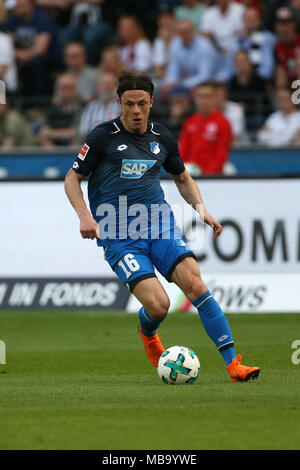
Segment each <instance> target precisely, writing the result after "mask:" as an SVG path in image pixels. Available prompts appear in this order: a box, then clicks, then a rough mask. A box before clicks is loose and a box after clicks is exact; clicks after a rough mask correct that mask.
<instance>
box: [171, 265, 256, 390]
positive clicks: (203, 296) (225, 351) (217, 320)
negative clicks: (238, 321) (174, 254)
mask: <svg viewBox="0 0 300 470" xmlns="http://www.w3.org/2000/svg"><path fill="white" fill-rule="evenodd" d="M170 279H171V281H173V282H175V284H177V285H178V286H179V287H180V289H181V290H182V291H183V292H184V293H185V295H186V296H187V298H188V299H189V300H190V301H191V302H192V304H193V305H194V306H195V307H196V308H197V310H198V313H199V315H200V318H201V320H202V323H203V326H204V328H205V330H206V332H207V334H208V336H209V337H210V338H211V339H212V340H213V342H214V343H215V345H216V346H217V348H218V350H219V351H220V353H221V355H222V356H223V359H224V361H225V364H226V368H227V370H228V372H229V374H230V376H231V380H232V381H246V380H249V379H250V378H253V379H254V378H256V377H258V375H259V373H260V370H259V368H258V367H247V366H242V365H241V364H240V361H241V356H239V355H238V356H236V354H235V351H234V344H233V338H232V334H231V331H230V327H229V324H228V321H227V318H226V317H225V315H224V313H223V312H222V309H221V307H220V306H219V304H218V303H217V302H216V300H215V299H214V298H213V296H212V295H211V293H210V291H209V290H208V288H207V286H206V285H205V283H204V282H203V280H202V278H201V275H200V271H199V268H198V264H197V262H196V260H195V259H194V258H192V257H187V258H184V259H183V260H182V261H180V263H178V264H177V266H176V267H175V269H174V271H173V273H172V274H171V277H170Z"/></svg>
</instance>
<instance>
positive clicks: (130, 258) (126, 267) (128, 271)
mask: <svg viewBox="0 0 300 470" xmlns="http://www.w3.org/2000/svg"><path fill="white" fill-rule="evenodd" d="M118 266H120V268H122V269H123V271H124V274H125V276H126V280H127V279H129V278H130V276H131V275H132V274H133V273H135V272H136V271H138V270H139V269H140V268H141V267H140V265H139V263H138V261H137V260H136V259H135V257H134V255H133V254H131V253H128V254H127V255H125V256H124V257H123V258H122V259H120V261H119V262H118Z"/></svg>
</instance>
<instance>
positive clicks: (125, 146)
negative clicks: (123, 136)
mask: <svg viewBox="0 0 300 470" xmlns="http://www.w3.org/2000/svg"><path fill="white" fill-rule="evenodd" d="M126 149H128V145H125V144H122V145H119V147H118V148H117V150H119V151H120V152H122V151H123V150H126Z"/></svg>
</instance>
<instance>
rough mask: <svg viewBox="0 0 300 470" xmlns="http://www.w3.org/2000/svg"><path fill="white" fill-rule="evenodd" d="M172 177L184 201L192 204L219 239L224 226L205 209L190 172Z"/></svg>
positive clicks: (185, 171)
mask: <svg viewBox="0 0 300 470" xmlns="http://www.w3.org/2000/svg"><path fill="white" fill-rule="evenodd" d="M172 177H173V179H174V181H175V184H176V186H177V188H178V191H179V192H180V194H181V196H182V197H183V199H184V200H185V201H186V202H187V203H188V204H191V205H192V207H193V208H194V209H195V210H196V211H197V212H198V214H200V217H201V218H202V220H204V222H205V223H206V224H207V225H209V226H210V227H211V228H212V229H213V232H214V238H215V239H216V238H217V237H219V236H220V235H221V233H222V230H223V228H222V225H221V224H220V223H219V222H218V221H217V220H216V219H215V218H214V217H213V216H212V215H211V214H210V213H209V212H208V211H207V209H206V208H205V206H204V203H203V199H202V196H201V193H200V190H199V188H198V186H197V184H196V182H195V181H194V180H193V178H192V177H191V175H190V174H189V172H188V171H187V170H184V171H183V172H182V173H180V174H178V175H176V174H173V175H172Z"/></svg>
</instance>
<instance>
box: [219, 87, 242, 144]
mask: <svg viewBox="0 0 300 470" xmlns="http://www.w3.org/2000/svg"><path fill="white" fill-rule="evenodd" d="M215 90H216V91H215V96H216V107H217V109H218V110H219V111H221V113H222V114H224V116H225V117H226V118H227V119H228V121H229V122H230V125H231V129H232V133H233V138H234V143H235V144H239V145H241V144H247V143H248V142H249V138H248V135H247V130H246V119H245V112H244V108H243V106H241V105H240V104H238V103H235V102H234V101H230V100H228V96H227V85H226V83H216V85H215Z"/></svg>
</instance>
